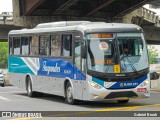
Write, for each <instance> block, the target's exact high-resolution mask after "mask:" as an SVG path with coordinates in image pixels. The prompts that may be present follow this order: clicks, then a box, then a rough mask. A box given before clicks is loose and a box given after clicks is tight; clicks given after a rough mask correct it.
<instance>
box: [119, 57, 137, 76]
mask: <svg viewBox="0 0 160 120" xmlns="http://www.w3.org/2000/svg"><path fill="white" fill-rule="evenodd" d="M124 57H125V58H127V61H128V62H129V63H130V65H131V67H132V69H133V71H134V72H136V73H137V74H138V75H139V72H138V71H137V69H136V68H135V66H134V65H133V63H132V62H131V61H130V59H129V58H128V56H124V55H123V57H122V58H123V59H125V58H124ZM122 58H121V59H122Z"/></svg>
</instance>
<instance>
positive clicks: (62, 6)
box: [13, 0, 153, 28]
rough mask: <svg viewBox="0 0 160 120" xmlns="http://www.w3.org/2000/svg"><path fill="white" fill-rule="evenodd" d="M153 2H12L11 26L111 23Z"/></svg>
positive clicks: (31, 0) (88, 0)
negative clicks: (85, 21) (74, 21)
mask: <svg viewBox="0 0 160 120" xmlns="http://www.w3.org/2000/svg"><path fill="white" fill-rule="evenodd" d="M151 1H153V0H13V16H14V24H15V25H18V26H23V27H27V28H28V27H29V28H32V27H35V26H36V25H37V24H39V23H45V22H51V21H52V22H53V21H62V20H63V21H66V20H89V21H105V22H110V21H113V20H117V19H120V18H122V17H123V16H124V15H126V14H128V13H130V12H131V11H133V10H135V9H137V8H139V7H141V6H143V5H144V4H146V3H150V2H151Z"/></svg>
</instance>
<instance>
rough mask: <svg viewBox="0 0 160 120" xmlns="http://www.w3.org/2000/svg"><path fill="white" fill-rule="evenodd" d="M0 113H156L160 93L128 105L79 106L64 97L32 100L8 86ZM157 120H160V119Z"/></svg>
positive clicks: (3, 90)
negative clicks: (66, 101) (71, 103)
mask: <svg viewBox="0 0 160 120" xmlns="http://www.w3.org/2000/svg"><path fill="white" fill-rule="evenodd" d="M0 111H72V113H73V111H76V112H75V113H76V115H78V114H83V115H88V116H92V115H93V116H96V115H95V113H96V114H97V113H101V111H122V112H123V113H124V112H126V111H135V112H136V113H138V111H152V112H156V111H160V92H156V91H151V97H150V98H147V99H135V100H130V102H129V103H127V104H118V103H116V101H107V102H81V103H79V104H78V105H68V104H66V103H64V98H62V97H58V96H54V95H47V94H45V95H44V96H43V97H39V98H30V97H28V96H27V94H26V91H25V90H22V89H19V88H17V87H14V86H6V87H0ZM82 111H84V112H82ZM70 114H71V112H68V113H63V112H57V113H56V114H55V113H54V114H53V115H51V116H53V117H57V116H62V117H67V116H68V115H70ZM76 115H75V116H76ZM73 116H74V115H73ZM97 116H101V114H97ZM94 119H95V118H94ZM154 119H155V118H154ZM12 120H14V119H12ZM18 120H20V119H18ZM157 120H160V118H158V119H157Z"/></svg>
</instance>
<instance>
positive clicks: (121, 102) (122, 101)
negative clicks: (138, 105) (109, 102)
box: [117, 99, 129, 104]
mask: <svg viewBox="0 0 160 120" xmlns="http://www.w3.org/2000/svg"><path fill="white" fill-rule="evenodd" d="M128 101H129V99H128V100H117V102H118V103H120V104H125V103H128Z"/></svg>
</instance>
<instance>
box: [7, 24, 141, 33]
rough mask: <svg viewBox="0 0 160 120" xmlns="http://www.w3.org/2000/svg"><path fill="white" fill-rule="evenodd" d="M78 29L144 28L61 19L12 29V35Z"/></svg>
mask: <svg viewBox="0 0 160 120" xmlns="http://www.w3.org/2000/svg"><path fill="white" fill-rule="evenodd" d="M73 30H78V31H81V32H82V33H90V32H120V31H123V32H124V31H126V32H127V31H131V32H132V31H134V32H136V31H138V32H142V29H141V28H140V27H139V26H137V25H134V24H125V23H105V22H90V21H61V22H50V23H42V24H38V25H37V26H36V27H35V28H33V29H21V30H12V31H10V32H9V34H10V35H16V34H31V33H45V32H60V31H73Z"/></svg>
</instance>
